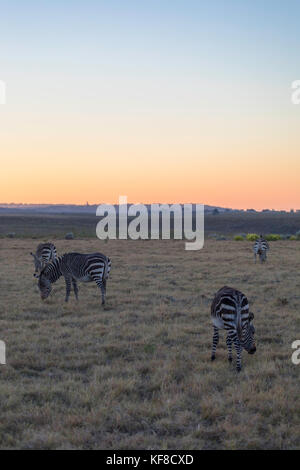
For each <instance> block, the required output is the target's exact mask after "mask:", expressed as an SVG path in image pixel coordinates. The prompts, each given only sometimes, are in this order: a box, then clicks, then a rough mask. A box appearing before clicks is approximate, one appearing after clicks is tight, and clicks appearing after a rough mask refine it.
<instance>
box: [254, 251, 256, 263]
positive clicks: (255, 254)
mask: <svg viewBox="0 0 300 470" xmlns="http://www.w3.org/2000/svg"><path fill="white" fill-rule="evenodd" d="M254 263H255V264H256V253H254Z"/></svg>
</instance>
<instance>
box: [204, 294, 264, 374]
mask: <svg viewBox="0 0 300 470" xmlns="http://www.w3.org/2000/svg"><path fill="white" fill-rule="evenodd" d="M253 318H254V315H253V313H252V312H249V304H248V300H247V297H246V296H245V295H244V294H242V292H240V291H238V290H236V289H232V288H231V287H227V286H225V287H223V288H222V289H220V290H219V291H218V292H217V293H216V295H215V298H214V300H213V302H212V306H211V319H212V323H213V328H214V335H213V346H212V354H211V360H212V361H213V360H214V359H215V357H216V349H217V344H218V342H219V329H225V330H227V332H228V333H227V338H226V344H227V348H228V360H229V361H230V362H231V361H232V343H233V344H234V346H235V349H236V353H237V362H236V369H237V371H238V372H239V371H240V370H241V368H242V365H241V361H242V359H241V354H242V349H243V348H244V349H245V350H246V351H247V352H248V353H249V354H254V353H255V351H256V346H255V342H254V333H255V329H254V326H253V325H252V320H253Z"/></svg>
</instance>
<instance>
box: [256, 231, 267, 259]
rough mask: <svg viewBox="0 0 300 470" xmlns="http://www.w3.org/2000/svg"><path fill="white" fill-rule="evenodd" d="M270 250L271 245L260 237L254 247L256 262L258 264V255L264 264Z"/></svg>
mask: <svg viewBox="0 0 300 470" xmlns="http://www.w3.org/2000/svg"><path fill="white" fill-rule="evenodd" d="M269 249H270V247H269V243H268V242H267V241H266V240H265V239H264V238H263V236H262V235H260V236H259V239H258V240H256V241H255V243H254V245H253V252H254V262H255V263H256V255H259V259H260V262H261V263H264V262H265V261H266V259H267V251H268V250H269Z"/></svg>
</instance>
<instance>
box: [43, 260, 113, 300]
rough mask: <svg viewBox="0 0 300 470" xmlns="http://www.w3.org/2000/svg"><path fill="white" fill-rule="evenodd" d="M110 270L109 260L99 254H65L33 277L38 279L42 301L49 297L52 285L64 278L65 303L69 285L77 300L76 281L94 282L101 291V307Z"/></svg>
mask: <svg viewBox="0 0 300 470" xmlns="http://www.w3.org/2000/svg"><path fill="white" fill-rule="evenodd" d="M110 269H111V261H110V259H109V258H108V257H107V256H105V255H103V254H101V253H92V254H86V255H85V254H81V253H65V254H64V255H62V256H59V257H58V258H56V259H55V260H54V261H52V262H51V263H49V264H47V265H46V266H45V267H44V269H43V270H42V271H41V273H40V274H39V275H34V276H35V277H37V278H38V287H39V289H40V294H41V299H42V300H45V299H46V298H47V297H48V296H49V294H50V292H51V290H52V284H53V283H54V282H56V281H57V280H58V279H59V278H60V277H61V276H64V278H65V282H66V298H65V301H66V302H68V300H69V296H70V292H71V284H72V285H73V289H74V294H75V297H76V300H78V287H77V281H83V282H91V281H95V282H96V284H97V286H98V287H99V288H100V289H101V294H102V305H103V304H105V297H106V281H107V279H108V276H109V272H110Z"/></svg>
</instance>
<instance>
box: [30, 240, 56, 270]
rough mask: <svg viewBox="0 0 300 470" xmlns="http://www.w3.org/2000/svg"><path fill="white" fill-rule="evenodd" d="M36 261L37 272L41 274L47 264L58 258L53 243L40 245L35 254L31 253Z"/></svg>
mask: <svg viewBox="0 0 300 470" xmlns="http://www.w3.org/2000/svg"><path fill="white" fill-rule="evenodd" d="M30 254H31V256H33V259H34V267H35V272H36V273H37V272H41V271H42V270H43V268H44V267H45V266H46V264H47V263H50V262H51V261H54V260H55V259H56V258H57V252H56V247H55V245H53V243H40V244H39V245H38V247H37V249H36V252H35V253H30Z"/></svg>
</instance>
